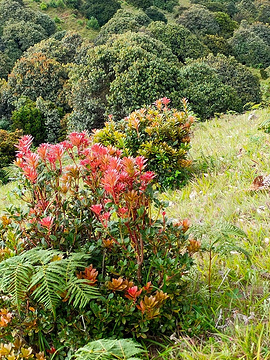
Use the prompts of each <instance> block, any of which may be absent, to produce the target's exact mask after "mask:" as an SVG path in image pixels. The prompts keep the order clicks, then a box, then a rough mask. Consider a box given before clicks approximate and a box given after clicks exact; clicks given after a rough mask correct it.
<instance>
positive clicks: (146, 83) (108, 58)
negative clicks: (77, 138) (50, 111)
mask: <svg viewBox="0 0 270 360" xmlns="http://www.w3.org/2000/svg"><path fill="white" fill-rule="evenodd" d="M86 60H87V61H86ZM82 61H83V64H82V66H78V67H74V68H73V69H72V71H71V73H70V80H69V84H70V87H71V92H70V93H71V96H70V105H71V107H72V108H73V112H72V114H71V116H70V121H69V126H70V128H71V129H72V130H79V131H82V130H85V129H92V128H100V127H102V126H103V123H104V119H105V115H104V114H105V113H106V112H107V114H113V115H115V116H116V117H117V119H119V120H120V119H121V118H123V117H124V116H126V115H128V113H129V112H131V111H133V110H134V109H138V108H140V107H142V106H144V105H145V104H147V103H149V102H151V101H155V99H157V98H159V97H161V96H168V97H169V96H171V98H172V100H173V98H174V97H176V96H179V94H178V93H177V88H178V71H179V65H180V64H179V62H178V60H177V58H176V56H174V55H173V54H172V52H171V50H170V49H168V48H167V47H166V46H165V45H164V44H163V43H162V42H160V41H158V40H155V39H152V38H151V37H150V36H147V35H145V34H141V33H139V34H135V33H126V34H122V35H118V36H116V37H113V38H112V39H111V40H110V41H108V42H107V43H106V45H100V46H96V47H94V48H90V49H89V50H88V52H87V55H86V56H84V59H83V60H82Z"/></svg>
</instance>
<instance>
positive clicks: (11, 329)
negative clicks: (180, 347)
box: [0, 133, 199, 356]
mask: <svg viewBox="0 0 270 360" xmlns="http://www.w3.org/2000/svg"><path fill="white" fill-rule="evenodd" d="M90 141H91V139H90V138H89V137H88V136H87V134H86V133H72V134H70V135H69V139H68V140H67V141H64V142H63V143H60V144H56V145H49V144H42V145H40V146H39V147H38V149H37V150H36V152H32V151H31V150H30V146H31V142H32V138H31V137H30V136H24V137H23V138H21V140H20V142H19V145H18V156H17V160H16V164H17V166H18V167H19V168H20V169H21V175H20V176H19V177H18V178H19V179H18V181H19V184H20V185H19V188H18V192H19V194H20V196H21V198H22V199H23V200H25V206H24V207H23V208H21V209H19V208H16V207H11V208H9V209H7V213H6V215H5V216H3V217H2V219H1V220H2V221H1V235H2V237H1V239H2V241H3V249H2V252H1V254H5V256H6V257H7V259H5V260H3V261H2V262H1V263H0V274H1V276H0V279H1V280H0V288H1V290H2V292H3V293H4V294H7V293H8V294H9V297H7V298H5V299H6V300H4V301H6V303H8V308H10V309H11V311H12V312H13V314H16V313H18V311H20V313H21V317H18V316H15V315H14V316H12V321H11V322H9V324H8V327H7V328H6V329H7V331H6V332H5V333H4V335H3V341H6V338H7V337H9V338H11V337H12V336H16V334H19V335H20V337H22V338H24V339H25V341H26V342H27V339H28V341H29V342H30V343H31V345H32V346H37V347H38V346H41V345H40V339H42V344H43V345H42V346H43V348H46V349H50V350H49V351H51V353H53V352H55V351H56V349H57V348H60V347H61V349H63V348H65V349H66V350H65V353H64V354H63V356H66V351H67V347H70V350H74V349H77V348H78V346H83V345H85V344H86V343H87V342H89V341H90V340H93V339H95V338H102V337H104V336H105V335H106V336H107V337H110V336H114V337H123V336H126V335H128V334H129V335H130V334H131V333H132V335H135V336H137V337H139V336H143V337H145V336H146V334H154V335H155V336H158V335H159V334H161V333H164V332H171V331H173V330H174V329H175V327H176V326H178V321H179V319H180V318H181V309H183V308H182V306H183V303H182V297H181V294H182V291H183V289H184V288H185V286H186V284H187V279H186V278H185V277H184V275H185V274H187V273H188V271H189V269H190V267H191V265H192V263H193V260H192V254H193V253H194V252H195V251H197V250H198V249H199V244H198V243H197V244H194V241H193V242H192V243H191V242H189V241H188V240H187V236H186V235H185V233H186V231H187V230H188V227H189V223H188V221H187V220H184V221H179V222H172V221H170V220H169V219H167V217H166V213H165V212H164V211H163V210H162V204H161V203H160V202H159V201H158V199H157V198H156V196H155V194H154V193H153V188H152V187H151V181H152V179H153V178H154V176H155V175H154V173H152V172H150V171H145V159H144V158H143V157H142V156H139V157H136V158H133V157H123V156H121V152H120V151H119V150H116V149H114V148H112V147H107V148H106V147H104V146H102V145H100V144H94V145H90ZM154 204H155V206H156V208H157V214H161V215H160V216H158V215H155V216H154V217H153V216H152V210H153V207H152V206H153V205H154ZM195 245H196V246H195ZM30 248H33V249H32V250H30V251H29V249H30ZM14 274H16V276H14ZM18 279H19V281H17V280H18ZM97 292H98V294H97ZM87 293H88V295H89V297H87ZM97 295H98V296H97ZM99 295H101V296H99ZM90 297H92V298H93V297H94V298H95V299H93V300H91V301H90V302H89V300H90ZM62 300H66V301H64V302H63V301H62ZM0 301H3V299H2V298H1V300H0ZM16 307H17V310H16ZM6 308H7V306H6ZM28 309H29V310H28ZM56 317H57V321H55V318H56ZM71 319H72V321H71ZM29 323H31V326H29ZM27 324H28V326H27ZM81 324H82V326H81ZM11 334H13V335H11ZM9 341H10V340H9ZM12 341H14V339H12ZM63 352H64V350H63Z"/></svg>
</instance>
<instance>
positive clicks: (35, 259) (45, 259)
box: [21, 248, 63, 265]
mask: <svg viewBox="0 0 270 360" xmlns="http://www.w3.org/2000/svg"><path fill="white" fill-rule="evenodd" d="M21 256H22V257H23V258H24V259H25V260H27V261H29V262H30V263H31V264H33V265H46V264H48V263H50V262H51V261H52V260H53V258H54V257H55V258H56V257H59V259H61V258H62V257H63V253H62V252H61V251H58V250H53V249H46V250H44V249H39V248H34V249H31V250H28V251H25V252H24V253H22V254H21Z"/></svg>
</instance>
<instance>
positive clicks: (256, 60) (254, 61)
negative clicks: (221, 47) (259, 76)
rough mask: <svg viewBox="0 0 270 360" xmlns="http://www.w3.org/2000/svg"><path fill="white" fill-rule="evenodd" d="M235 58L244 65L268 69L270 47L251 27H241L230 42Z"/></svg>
mask: <svg viewBox="0 0 270 360" xmlns="http://www.w3.org/2000/svg"><path fill="white" fill-rule="evenodd" d="M229 44H230V45H231V47H232V49H233V55H234V56H235V58H236V59H237V60H238V61H239V62H241V63H242V64H244V65H250V66H254V67H268V66H269V65H270V45H268V44H267V43H266V42H265V41H264V39H263V38H261V37H259V36H258V35H257V34H256V33H255V32H253V31H252V29H251V28H250V27H247V28H246V27H240V28H239V29H238V30H237V31H236V32H235V33H234V36H233V37H232V38H231V39H230V40H229Z"/></svg>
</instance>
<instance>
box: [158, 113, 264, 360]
mask: <svg viewBox="0 0 270 360" xmlns="http://www.w3.org/2000/svg"><path fill="white" fill-rule="evenodd" d="M250 114H251V113H246V114H243V115H238V116H235V115H224V116H222V117H221V118H216V119H212V120H210V121H209V122H205V123H197V124H196V125H195V127H194V137H193V139H192V149H191V152H190V156H191V157H192V159H193V161H194V170H195V175H194V177H193V178H192V180H191V181H190V182H189V183H188V184H187V185H186V186H185V187H184V188H182V189H181V190H175V191H168V192H167V193H164V194H162V195H161V197H162V199H164V200H167V201H168V202H169V207H168V209H167V213H168V216H170V217H173V218H188V219H190V221H191V223H192V224H193V225H195V227H199V228H200V227H201V228H202V232H203V233H204V235H203V236H202V241H204V243H207V242H208V243H211V244H212V245H213V246H212V249H213V251H212V254H211V257H212V258H211V264H210V263H209V261H210V254H209V249H208V251H205V252H204V253H202V254H201V255H199V256H198V258H197V268H196V270H195V273H194V274H192V275H191V276H193V277H194V280H193V286H192V289H191V295H190V298H191V301H195V302H196V299H197V300H198V299H200V301H201V304H202V305H201V306H198V312H197V316H198V324H199V323H200V320H202V319H204V321H206V323H208V325H209V322H211V324H213V329H212V330H211V331H210V332H207V335H206V336H204V337H200V336H190V337H186V336H184V338H183V337H181V334H175V336H174V337H173V340H174V342H175V344H176V345H175V347H174V348H170V349H164V352H162V357H163V358H179V359H194V360H195V359H228V360H229V359H248V360H251V359H252V360H253V359H257V360H259V359H270V341H269V331H270V322H269V320H270V319H269V316H270V296H269V290H270V260H269V254H270V249H269V243H270V222H269V218H270V197H269V192H268V191H258V192H255V191H250V190H249V188H250V186H251V184H252V181H253V179H254V178H255V177H256V176H259V175H267V174H269V173H270V166H269V165H270V138H269V135H268V134H266V133H264V132H263V131H261V130H258V127H259V124H260V123H261V122H262V121H265V120H266V119H267V118H269V116H270V111H269V109H264V110H257V111H256V112H255V116H250ZM250 117H251V119H250ZM227 223H230V224H233V225H236V226H237V227H239V228H240V229H242V230H244V231H245V233H246V235H247V236H246V238H245V237H243V238H242V239H237V237H236V238H234V239H233V240H232V242H233V241H234V242H235V244H236V246H239V250H238V251H237V249H236V250H230V248H228V249H226V246H225V245H226V235H223V231H222V229H223V228H226V226H227V225H226V224H227ZM191 232H192V229H191ZM242 250H243V251H244V252H245V251H247V252H248V254H249V261H248V260H247V258H246V256H245V255H243V254H241V251H242ZM210 268H211V269H210ZM210 270H211V279H210V280H211V284H210V289H209V271H210ZM194 299H195V300H194ZM199 326H200V325H199ZM191 330H192V331H193V330H194V329H191ZM192 331H191V332H192Z"/></svg>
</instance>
